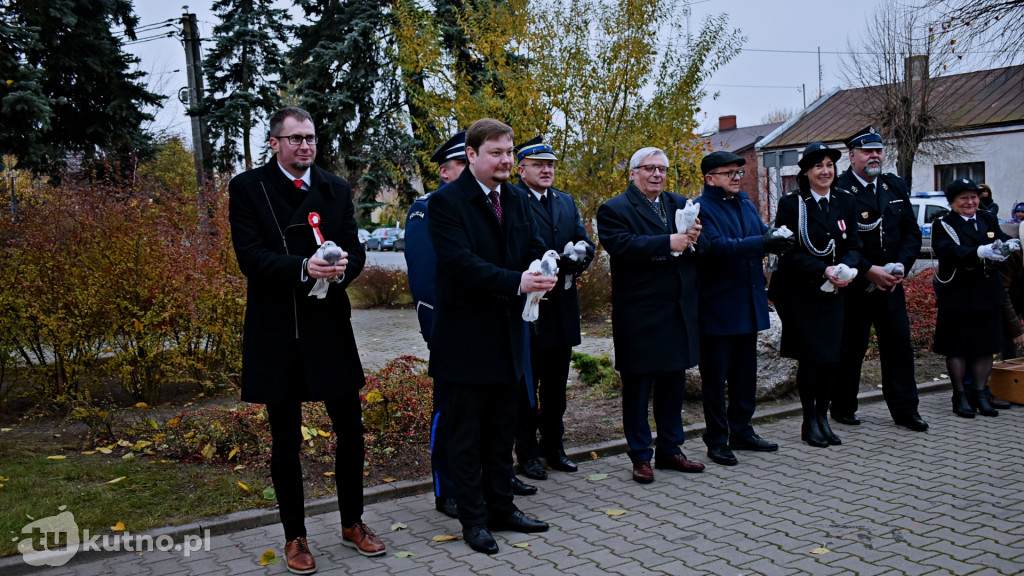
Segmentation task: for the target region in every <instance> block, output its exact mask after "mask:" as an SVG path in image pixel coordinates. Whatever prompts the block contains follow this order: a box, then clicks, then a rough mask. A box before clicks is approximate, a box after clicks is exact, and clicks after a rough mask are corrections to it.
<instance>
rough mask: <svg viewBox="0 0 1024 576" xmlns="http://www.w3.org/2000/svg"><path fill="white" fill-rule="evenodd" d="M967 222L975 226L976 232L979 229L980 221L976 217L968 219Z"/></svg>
mask: <svg viewBox="0 0 1024 576" xmlns="http://www.w3.org/2000/svg"><path fill="white" fill-rule="evenodd" d="M967 223H968V224H970V225H971V228H974V231H975V232H977V231H978V221H977V220H975V219H974V218H968V219H967Z"/></svg>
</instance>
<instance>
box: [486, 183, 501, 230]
mask: <svg viewBox="0 0 1024 576" xmlns="http://www.w3.org/2000/svg"><path fill="white" fill-rule="evenodd" d="M487 197H488V198H490V199H491V208H494V215H495V216H497V217H498V224H501V223H502V222H503V219H502V217H501V198H500V197H499V196H498V191H497V190H491V193H490V194H488V195H487Z"/></svg>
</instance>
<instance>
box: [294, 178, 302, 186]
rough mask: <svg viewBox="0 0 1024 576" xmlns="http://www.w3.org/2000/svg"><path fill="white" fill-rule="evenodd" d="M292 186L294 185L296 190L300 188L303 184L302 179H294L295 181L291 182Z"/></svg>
mask: <svg viewBox="0 0 1024 576" xmlns="http://www.w3.org/2000/svg"><path fill="white" fill-rule="evenodd" d="M292 184H295V187H296V188H302V185H303V184H304V182H303V181H302V178H296V179H295V180H292Z"/></svg>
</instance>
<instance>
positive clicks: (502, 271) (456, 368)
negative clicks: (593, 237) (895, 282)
mask: <svg viewBox="0 0 1024 576" xmlns="http://www.w3.org/2000/svg"><path fill="white" fill-rule="evenodd" d="M501 207H502V216H503V218H504V223H503V224H499V223H498V218H497V216H495V215H494V211H493V210H492V209H491V207H490V205H489V204H488V202H487V197H486V196H485V195H484V192H483V189H482V188H481V187H480V184H479V183H477V181H476V178H475V177H474V176H473V172H472V170H471V169H470V168H467V169H465V170H463V171H462V175H461V176H459V178H458V179H457V180H455V181H454V182H451V183H449V184H448V185H447V186H444V187H443V188H441V189H440V190H438V191H437V192H434V193H433V194H432V195H431V196H430V221H429V223H428V224H427V226H428V229H429V232H430V241H431V242H432V243H433V244H434V253H435V254H436V255H437V296H436V297H437V306H436V308H435V310H434V312H435V317H434V334H433V337H432V338H431V344H430V375H431V376H433V377H434V378H435V379H438V380H445V381H449V382H456V383H462V384H484V385H486V384H504V383H507V382H512V381H516V380H520V379H522V378H523V375H524V373H525V350H526V348H525V345H526V341H525V336H526V334H525V332H524V330H525V328H524V324H525V322H523V297H522V296H521V295H519V294H518V292H519V283H520V280H521V278H522V274H523V271H525V270H526V269H527V268H529V266H530V262H532V261H533V260H535V259H537V258H540V257H541V256H543V255H544V251H545V250H546V248H545V247H544V244H543V243H542V242H541V239H540V236H538V235H537V223H536V221H534V219H533V216H532V215H531V214H530V210H531V209H530V204H529V198H527V196H526V192H524V191H523V190H521V189H519V188H517V187H515V186H512V185H511V184H508V183H505V184H502V185H501Z"/></svg>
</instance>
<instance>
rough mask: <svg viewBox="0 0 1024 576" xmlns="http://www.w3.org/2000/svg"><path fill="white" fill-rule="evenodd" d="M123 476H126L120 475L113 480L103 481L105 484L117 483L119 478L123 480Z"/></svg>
mask: <svg viewBox="0 0 1024 576" xmlns="http://www.w3.org/2000/svg"><path fill="white" fill-rule="evenodd" d="M125 478H127V476H121V477H120V478H114V479H113V480H110V481H109V482H105V484H117V483H118V482H120V481H121V480H124V479H125Z"/></svg>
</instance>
